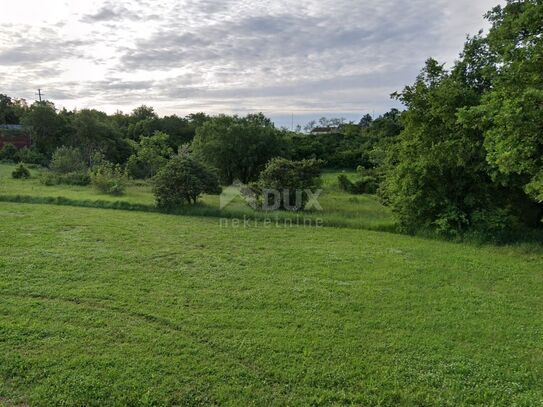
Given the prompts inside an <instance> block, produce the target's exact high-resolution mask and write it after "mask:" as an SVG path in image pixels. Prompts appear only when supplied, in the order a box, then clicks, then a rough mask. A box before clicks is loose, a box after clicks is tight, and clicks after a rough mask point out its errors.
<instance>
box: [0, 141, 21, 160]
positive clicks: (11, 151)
mask: <svg viewBox="0 0 543 407" xmlns="http://www.w3.org/2000/svg"><path fill="white" fill-rule="evenodd" d="M16 157H17V148H16V147H15V146H14V145H13V144H11V143H7V144H4V147H2V150H0V160H3V161H14V160H15V159H16Z"/></svg>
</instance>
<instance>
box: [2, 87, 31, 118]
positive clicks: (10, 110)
mask: <svg viewBox="0 0 543 407" xmlns="http://www.w3.org/2000/svg"><path fill="white" fill-rule="evenodd" d="M25 107H26V105H25V104H24V101H22V100H14V99H12V98H10V97H9V96H7V95H3V94H0V124H18V123H19V121H20V119H21V116H22V112H23V111H24V108H25Z"/></svg>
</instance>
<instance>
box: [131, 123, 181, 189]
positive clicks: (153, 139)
mask: <svg viewBox="0 0 543 407" xmlns="http://www.w3.org/2000/svg"><path fill="white" fill-rule="evenodd" d="M134 147H135V149H136V153H135V154H133V155H132V156H130V158H129V159H128V162H127V164H126V167H127V170H128V172H129V173H130V175H131V176H133V177H134V178H141V179H143V178H150V177H153V176H154V175H155V174H156V173H157V172H158V170H159V169H160V168H162V167H163V166H164V165H166V163H167V162H168V159H169V158H170V157H171V156H172V155H173V154H174V151H173V149H172V148H171V147H170V145H169V136H168V135H167V134H165V133H162V132H155V134H153V135H152V136H150V137H142V138H141V140H140V142H139V144H135V145H134Z"/></svg>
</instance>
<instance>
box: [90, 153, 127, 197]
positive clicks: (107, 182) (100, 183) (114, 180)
mask: <svg viewBox="0 0 543 407" xmlns="http://www.w3.org/2000/svg"><path fill="white" fill-rule="evenodd" d="M90 179H91V183H92V186H93V187H94V188H95V189H97V190H98V191H100V192H101V193H103V194H109V195H123V194H124V192H125V189H126V186H127V184H128V175H127V174H126V171H125V170H123V168H122V167H121V166H120V165H119V164H112V163H111V162H109V161H102V162H100V163H99V164H98V165H97V166H95V167H93V169H92V171H91V172H90Z"/></svg>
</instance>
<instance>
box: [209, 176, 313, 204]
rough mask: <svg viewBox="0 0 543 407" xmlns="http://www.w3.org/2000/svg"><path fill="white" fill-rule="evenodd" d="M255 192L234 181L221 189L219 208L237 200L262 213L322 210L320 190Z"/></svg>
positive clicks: (267, 189)
mask: <svg viewBox="0 0 543 407" xmlns="http://www.w3.org/2000/svg"><path fill="white" fill-rule="evenodd" d="M257 192H259V191H256V192H255V191H254V190H253V189H251V188H249V186H248V185H246V184H244V183H242V182H240V181H235V182H234V183H233V184H232V185H230V186H229V187H226V188H224V189H223V192H222V194H221V196H220V208H221V209H224V208H226V207H227V206H229V205H231V204H232V203H233V202H234V201H235V200H236V198H238V199H237V200H238V201H239V200H241V201H242V202H245V203H246V204H247V205H249V206H250V207H251V208H253V209H262V210H264V211H274V210H276V209H279V208H280V207H283V208H285V209H287V210H291V211H297V210H299V209H301V208H305V209H315V210H318V211H321V210H322V207H321V205H320V203H319V200H318V199H319V196H320V194H321V193H322V189H318V190H316V191H311V190H310V189H304V190H301V189H299V190H292V191H291V190H288V189H284V190H282V191H279V190H276V189H269V188H266V189H263V190H262V194H258V193H257Z"/></svg>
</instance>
